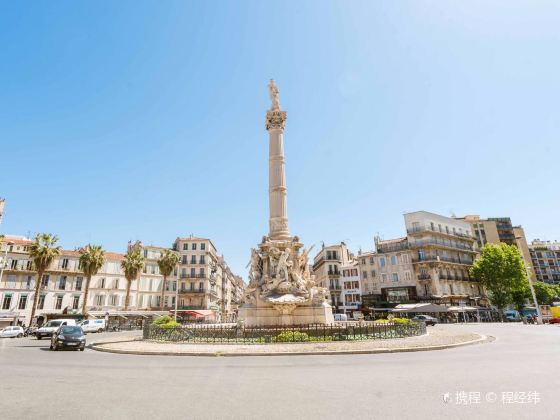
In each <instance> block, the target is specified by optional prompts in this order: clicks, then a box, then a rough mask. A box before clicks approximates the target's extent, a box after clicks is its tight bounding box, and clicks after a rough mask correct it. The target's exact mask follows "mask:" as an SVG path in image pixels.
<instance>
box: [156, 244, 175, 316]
mask: <svg viewBox="0 0 560 420" xmlns="http://www.w3.org/2000/svg"><path fill="white" fill-rule="evenodd" d="M178 263H179V254H177V253H176V252H175V251H172V250H170V249H166V250H165V251H163V253H162V254H161V257H160V258H159V260H158V262H157V264H158V267H159V272H160V273H161V275H162V276H163V281H162V283H161V297H160V301H159V306H160V308H163V300H164V294H165V284H166V283H167V277H168V276H170V275H171V273H172V272H173V270H174V269H175V267H176V266H177V264H178Z"/></svg>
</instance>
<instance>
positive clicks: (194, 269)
mask: <svg viewBox="0 0 560 420" xmlns="http://www.w3.org/2000/svg"><path fill="white" fill-rule="evenodd" d="M191 277H196V268H191Z"/></svg>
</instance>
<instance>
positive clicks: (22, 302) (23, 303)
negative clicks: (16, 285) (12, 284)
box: [18, 295, 27, 309]
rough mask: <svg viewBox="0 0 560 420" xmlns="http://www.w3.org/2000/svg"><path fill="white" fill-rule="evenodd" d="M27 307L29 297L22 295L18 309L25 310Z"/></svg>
mask: <svg viewBox="0 0 560 420" xmlns="http://www.w3.org/2000/svg"><path fill="white" fill-rule="evenodd" d="M26 306H27V295H21V296H20V297H19V303H18V309H25V307H26Z"/></svg>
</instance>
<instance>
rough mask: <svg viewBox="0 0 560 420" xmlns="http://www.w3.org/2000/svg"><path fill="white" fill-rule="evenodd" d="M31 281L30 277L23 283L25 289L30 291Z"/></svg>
mask: <svg viewBox="0 0 560 420" xmlns="http://www.w3.org/2000/svg"><path fill="white" fill-rule="evenodd" d="M32 279H33V277H32V276H27V281H26V282H25V288H26V289H31V280H32Z"/></svg>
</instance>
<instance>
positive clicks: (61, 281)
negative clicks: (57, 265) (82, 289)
mask: <svg viewBox="0 0 560 420" xmlns="http://www.w3.org/2000/svg"><path fill="white" fill-rule="evenodd" d="M58 288H59V289H60V290H66V276H60V278H59V279H58Z"/></svg>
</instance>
